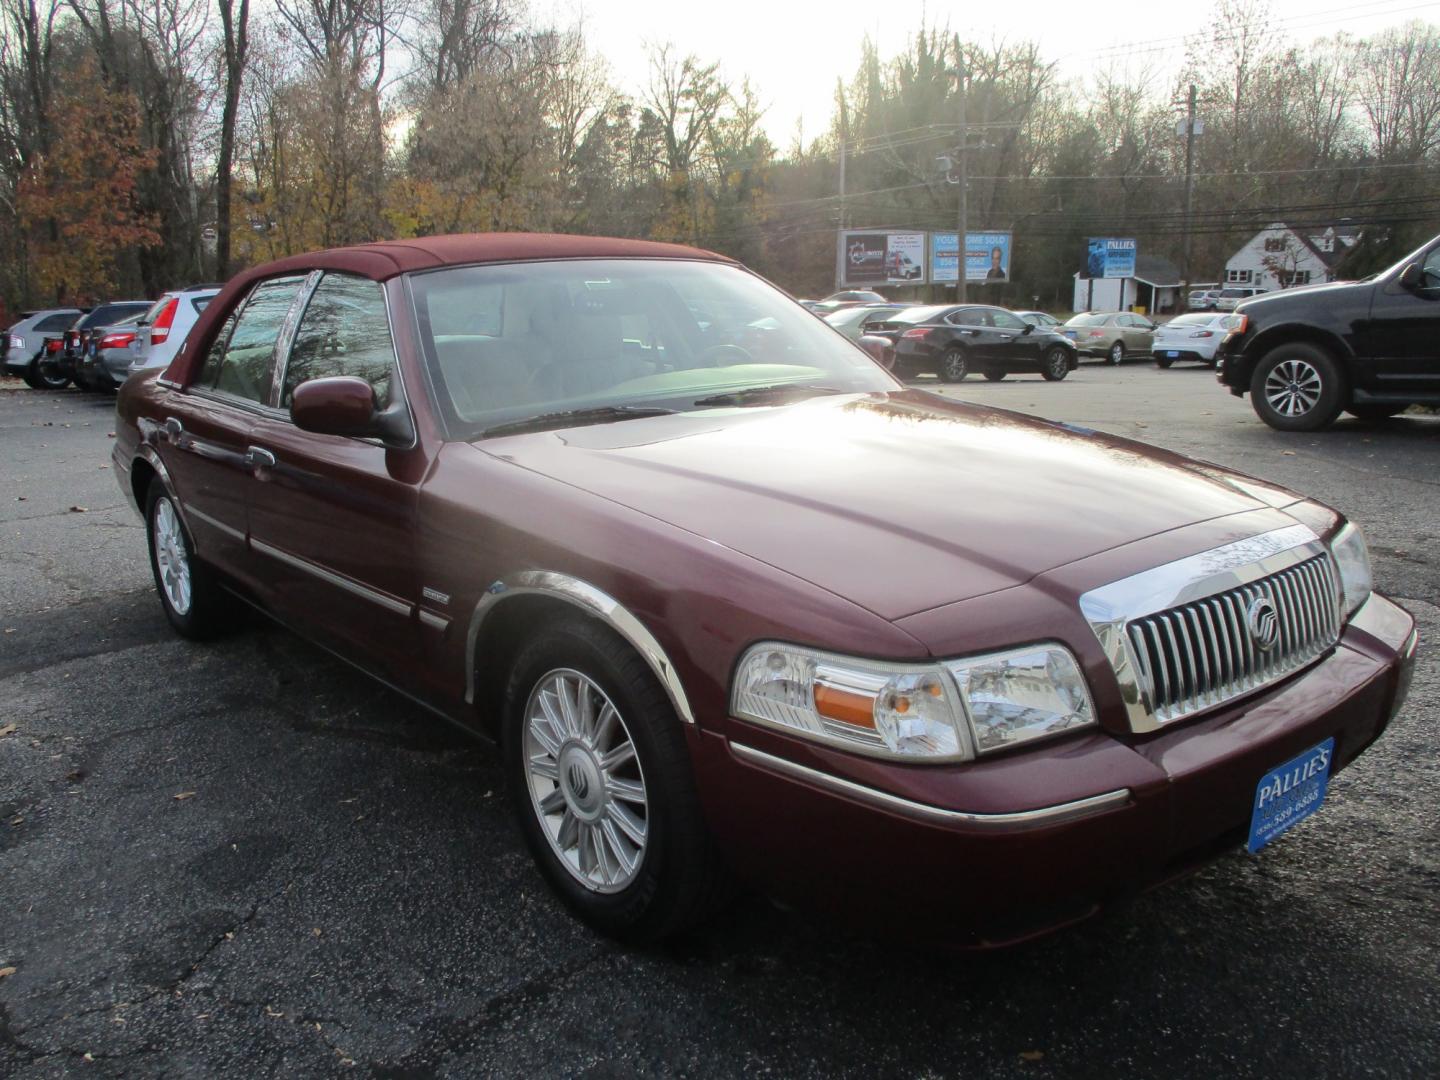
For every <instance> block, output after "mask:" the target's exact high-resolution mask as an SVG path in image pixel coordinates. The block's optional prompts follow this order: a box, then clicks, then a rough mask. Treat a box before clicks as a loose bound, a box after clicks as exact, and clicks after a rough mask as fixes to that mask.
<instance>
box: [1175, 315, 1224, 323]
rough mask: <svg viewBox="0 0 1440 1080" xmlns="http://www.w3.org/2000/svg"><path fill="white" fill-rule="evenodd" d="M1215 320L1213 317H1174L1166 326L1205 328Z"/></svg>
mask: <svg viewBox="0 0 1440 1080" xmlns="http://www.w3.org/2000/svg"><path fill="white" fill-rule="evenodd" d="M1214 318H1215V316H1214V315H1176V316H1175V318H1173V319H1171V320H1170V321H1169V322H1168V323H1166V324H1165V325H1166V326H1205V325H1207V324H1208V323H1210V322H1211V320H1213V319H1214Z"/></svg>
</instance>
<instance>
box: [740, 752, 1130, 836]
mask: <svg viewBox="0 0 1440 1080" xmlns="http://www.w3.org/2000/svg"><path fill="white" fill-rule="evenodd" d="M730 752H731V753H732V754H734V755H735V756H736V757H737V758H739V759H740V760H741V761H743V762H745V763H747V764H750V765H754V766H756V767H757V768H761V769H765V770H767V771H768V772H772V773H777V774H779V775H781V776H787V777H789V778H790V779H792V780H800V781H802V782H804V783H807V784H813V785H814V786H816V787H819V788H824V789H826V790H828V791H833V792H835V793H836V794H839V795H844V796H846V797H848V798H851V799H855V800H857V801H859V802H863V803H866V804H868V805H870V806H873V807H875V808H876V809H879V810H886V811H889V812H890V813H894V814H901V815H903V816H905V817H909V818H914V819H916V820H918V821H924V822H927V823H930V824H938V825H970V826H975V827H978V828H982V829H993V830H995V831H997V832H1017V831H1022V830H1025V829H1042V828H1046V827H1048V826H1051V825H1059V824H1061V823H1063V822H1068V821H1076V820H1078V819H1080V818H1086V817H1091V816H1093V815H1095V814H1100V813H1104V812H1105V811H1107V810H1115V809H1118V808H1119V807H1121V806H1125V805H1127V804H1129V802H1130V789H1129V788H1119V789H1117V790H1115V791H1107V792H1104V793H1103V794H1100V795H1092V796H1090V797H1088V798H1085V799H1076V800H1075V801H1074V802H1067V803H1058V804H1056V805H1055V806H1042V807H1039V808H1038V809H1035V810H1019V811H1016V812H1014V813H1008V814H976V813H971V812H968V811H965V810H946V809H945V808H944V807H940V806H929V805H927V804H926V803H917V802H914V801H912V800H910V799H904V798H901V797H900V796H899V795H892V794H890V793H889V792H888V791H880V790H879V789H878V788H872V787H867V786H866V785H864V784H857V783H855V782H854V781H853V780H844V779H841V778H840V777H838V776H832V775H831V774H830V773H826V772H821V771H820V770H819V769H812V768H810V767H808V766H806V765H800V764H798V763H797V762H794V761H788V760H786V759H785V758H780V757H775V756H774V755H773V754H767V753H765V752H764V751H763V750H756V749H755V748H754V747H753V746H746V745H745V744H744V743H737V742H732V743H730Z"/></svg>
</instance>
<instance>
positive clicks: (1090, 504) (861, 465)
mask: <svg viewBox="0 0 1440 1080" xmlns="http://www.w3.org/2000/svg"><path fill="white" fill-rule="evenodd" d="M476 446H477V447H478V448H479V449H480V450H481V451H482V452H484V453H487V454H490V455H493V456H495V457H497V458H500V459H503V460H506V461H509V462H512V463H513V464H515V465H518V466H521V467H523V468H525V469H529V470H532V471H534V472H536V473H539V474H543V475H544V476H547V477H551V478H553V479H554V480H557V481H560V482H563V483H565V484H568V485H571V486H573V487H576V488H580V489H583V490H585V491H587V492H591V493H593V494H595V495H599V496H601V497H604V498H606V499H609V500H611V501H613V502H615V503H619V504H621V505H624V506H626V507H630V508H632V509H634V510H636V511H639V512H641V513H644V514H647V515H650V516H652V517H655V518H658V519H661V520H664V521H666V522H668V523H670V524H672V525H674V526H676V527H679V528H681V529H685V530H687V531H689V532H692V533H695V534H698V535H700V536H703V537H705V538H707V539H709V540H711V541H713V542H715V543H718V544H722V545H724V546H726V547H728V548H731V549H733V550H735V551H738V552H741V553H743V554H746V555H748V556H750V557H752V558H755V559H759V560H761V561H762V562H765V563H768V564H770V565H772V566H774V567H777V568H779V569H781V570H784V571H786V572H787V573H790V574H793V575H794V576H796V577H799V578H802V579H805V580H807V581H810V582H812V583H813V584H815V585H818V586H820V587H822V588H824V589H827V590H829V591H831V592H833V593H835V594H837V595H840V596H843V597H845V598H847V599H849V600H851V601H853V602H855V603H858V604H860V605H861V606H863V607H865V608H867V609H869V610H870V611H873V612H875V613H876V614H878V615H880V616H882V617H884V618H887V619H898V618H901V617H903V616H905V615H909V614H914V613H915V612H918V611H923V610H927V609H929V608H933V607H937V606H939V605H941V604H947V603H952V602H954V601H957V600H963V599H968V598H970V597H973V596H979V595H982V594H984V593H987V592H993V591H996V590H999V589H1003V588H1008V587H1010V586H1013V585H1017V584H1020V583H1022V582H1025V581H1028V580H1029V579H1031V578H1032V577H1034V576H1036V575H1037V574H1041V573H1044V572H1045V571H1047V570H1050V569H1053V568H1055V567H1058V566H1061V565H1064V564H1065V563H1068V562H1071V561H1073V560H1076V559H1080V558H1084V557H1086V556H1090V555H1095V554H1098V553H1100V552H1102V551H1107V550H1109V549H1111V548H1113V547H1116V546H1118V545H1121V544H1126V543H1130V542H1132V541H1135V540H1139V539H1142V538H1144V537H1147V536H1152V535H1155V534H1157V533H1161V532H1165V531H1168V530H1171V529H1177V528H1181V527H1183V526H1186V525H1191V524H1194V523H1196V522H1201V521H1207V520H1211V519H1214V518H1219V517H1227V516H1229V515H1233V514H1239V513H1245V512H1247V511H1252V510H1256V509H1260V508H1262V507H1267V506H1269V507H1279V506H1285V505H1289V504H1291V503H1293V502H1295V501H1296V500H1297V499H1298V496H1295V495H1293V494H1291V493H1289V492H1285V491H1283V490H1281V489H1278V488H1272V487H1269V486H1268V485H1265V484H1262V483H1260V482H1259V481H1255V480H1251V479H1249V478H1246V477H1242V476H1240V475H1238V474H1233V473H1229V472H1227V471H1226V470H1223V469H1221V468H1219V467H1218V466H1213V465H1207V464H1204V463H1200V462H1195V461H1191V460H1189V459H1187V458H1182V457H1180V456H1178V455H1175V454H1171V453H1168V452H1166V451H1163V450H1159V449H1156V448H1153V447H1148V446H1144V445H1143V444H1140V443H1135V442H1131V441H1129V440H1126V439H1121V438H1117V437H1114V436H1110V435H1105V434H1102V433H1100V432H1096V431H1091V430H1089V429H1086V428H1081V427H1075V426H1072V425H1068V424H1062V423H1058V422H1053V421H1048V420H1042V419H1038V418H1035V417H1030V416H1024V415H1021V414H1018V413H1012V412H1005V411H1001V410H997V409H990V408H985V407H981V406H977V405H970V404H966V403H962V402H953V401H949V400H946V399H943V398H940V397H937V396H935V395H932V394H928V393H924V392H922V391H905V392H895V393H886V394H867V395H857V394H848V395H843V396H834V397H823V398H813V399H810V400H808V401H804V402H801V403H798V404H793V405H786V406H781V407H764V408H749V409H725V410H709V411H705V412H698V413H678V414H675V415H672V416H660V417H654V418H648V419H635V420H627V421H622V422H619V423H614V424H606V425H598V426H590V427H582V428H571V429H567V430H563V431H550V432H539V433H526V434H518V435H509V436H503V437H498V438H493V439H486V440H482V441H480V442H478V443H477V444H476ZM1137 569H1138V568H1137ZM697 572H703V570H702V569H701V568H699V567H697Z"/></svg>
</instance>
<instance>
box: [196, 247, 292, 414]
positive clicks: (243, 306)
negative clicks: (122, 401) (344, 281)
mask: <svg viewBox="0 0 1440 1080" xmlns="http://www.w3.org/2000/svg"><path fill="white" fill-rule="evenodd" d="M313 273H315V271H313V270H312V271H310V273H309V274H300V273H292V274H276V275H275V276H274V277H269V278H262V279H261V280H260V281H257V282H255V284H254V285H252V286H250V291H249V292H248V293H246V294H245V299H244V300H242V301H240V303H238V304H236V305H235V309H234V310H233V311H232V312H230V315H234V316H235V325H234V326H232V327H231V328H230V333H229V335H228V336H227V337H226V338H225V355H224V356H222V357H221V358H220V368H219V370H217V371H216V373H215V381H216V382H217V383H218V382H219V381H220V371H223V370H224V369H225V361H226V360H227V359H228V358H229V354H230V339H231V338H233V337H234V336H235V330H236V328H237V327H239V325H240V323H241V321H242V320H243V319H244V318H245V312H246V311H247V310H248V309H249V307H250V304H251V302H252V301H253V300H254V299H255V294H256V293H257V292H259V291H260V290H261V289H263V288H264V287H265V286H267V285H273V284H275V283H276V282H277V281H288V280H290V279H291V278H295V279H297V280H298V281H299V282H300V284H299V286H298V287H297V288H296V291H295V295H294V296H293V297H291V298H290V307H289V308H288V309H286V312H285V318H284V319H283V320H281V323H280V333H279V335H278V336H277V337H276V339H275V344H274V346H272V347H271V350H270V395H269V396H270V399H271V400H274V398H275V362H276V358H277V356H278V355H279V347H280V342H281V340H282V339H283V338H284V337H285V330H286V328H287V327H288V326H290V320H291V319H292V318H293V317H294V314H295V301H296V300H297V299H298V298H299V297H300V294H301V293H303V292H304V291H305V285H306V283H307V281H308V280H309V277H310V274H313ZM216 295H217V296H218V295H219V294H218V293H217V294H216ZM211 299H212V300H213V299H214V297H212V298H211ZM230 315H226V318H227V319H228V318H229V317H230ZM221 328H222V329H223V328H224V327H223V325H222V327H221ZM191 329H194V325H193V324H192V325H191ZM186 337H187V341H185V342H181V348H184V346H185V345H186V344H188V337H189V335H188V333H187V335H186ZM210 344H211V347H214V344H215V343H214V342H213V341H212V342H211V343H210ZM176 355H177V356H178V355H179V354H178V353H177V354H176ZM200 363H201V366H202V367H203V366H204V363H205V362H204V361H203V360H202V361H201V362H200ZM187 389H191V390H193V389H195V386H194V384H193V383H192V384H191V385H190V386H189V387H187ZM200 389H201V390H202V391H206V392H208V393H210V394H211V395H213V396H215V397H216V398H218V399H220V400H222V401H248V402H250V403H251V404H253V405H255V406H257V407H258V408H261V409H268V408H271V405H270V402H269V401H260V400H259V399H257V398H246V397H240V396H239V395H238V394H227V393H226V392H225V391H223V390H217V389H215V388H214V387H209V386H206V387H200Z"/></svg>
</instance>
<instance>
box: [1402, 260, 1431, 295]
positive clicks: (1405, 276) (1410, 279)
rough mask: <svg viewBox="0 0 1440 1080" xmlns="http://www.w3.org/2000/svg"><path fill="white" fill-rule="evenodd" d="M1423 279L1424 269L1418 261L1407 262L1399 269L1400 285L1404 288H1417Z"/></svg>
mask: <svg viewBox="0 0 1440 1080" xmlns="http://www.w3.org/2000/svg"><path fill="white" fill-rule="evenodd" d="M1424 281H1425V271H1424V270H1423V269H1421V267H1420V264H1419V263H1407V264H1406V265H1405V269H1404V270H1401V271H1400V286H1401V288H1404V289H1418V288H1420V286H1421V285H1422V284H1423V283H1424Z"/></svg>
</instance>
